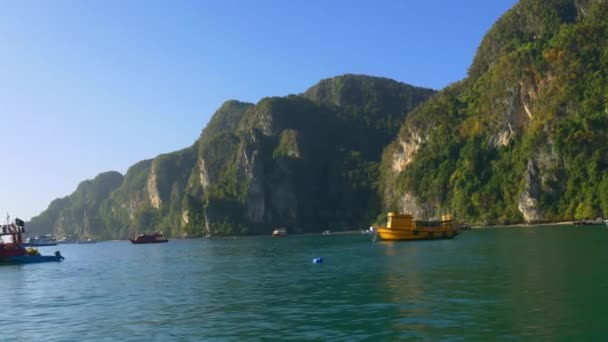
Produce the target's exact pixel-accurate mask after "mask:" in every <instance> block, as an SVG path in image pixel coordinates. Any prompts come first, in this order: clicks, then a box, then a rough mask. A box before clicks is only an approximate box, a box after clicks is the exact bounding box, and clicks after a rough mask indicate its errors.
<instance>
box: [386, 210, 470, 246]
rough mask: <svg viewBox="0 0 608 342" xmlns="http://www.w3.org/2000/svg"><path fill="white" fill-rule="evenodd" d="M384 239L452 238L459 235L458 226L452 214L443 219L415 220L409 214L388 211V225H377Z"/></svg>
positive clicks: (444, 216)
mask: <svg viewBox="0 0 608 342" xmlns="http://www.w3.org/2000/svg"><path fill="white" fill-rule="evenodd" d="M376 232H377V234H378V237H380V239H382V240H386V241H393V240H431V239H451V238H453V237H454V236H456V235H458V226H457V224H456V222H455V221H454V220H453V219H452V217H451V216H450V215H443V217H442V218H441V220H414V216H412V215H409V214H395V213H388V221H387V223H386V227H376Z"/></svg>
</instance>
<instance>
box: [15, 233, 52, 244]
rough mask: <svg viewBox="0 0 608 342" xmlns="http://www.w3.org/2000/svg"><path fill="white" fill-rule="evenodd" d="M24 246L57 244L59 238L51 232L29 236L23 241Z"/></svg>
mask: <svg viewBox="0 0 608 342" xmlns="http://www.w3.org/2000/svg"><path fill="white" fill-rule="evenodd" d="M22 245H23V247H44V246H57V240H56V239H55V238H54V237H53V236H52V235H50V234H47V235H44V236H35V237H33V238H31V237H30V238H27V239H26V240H25V242H23V244H22Z"/></svg>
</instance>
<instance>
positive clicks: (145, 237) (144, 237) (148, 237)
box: [129, 233, 169, 245]
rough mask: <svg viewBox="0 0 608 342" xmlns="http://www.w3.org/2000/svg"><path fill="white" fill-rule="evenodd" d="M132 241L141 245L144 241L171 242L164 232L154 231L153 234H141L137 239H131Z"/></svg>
mask: <svg viewBox="0 0 608 342" xmlns="http://www.w3.org/2000/svg"><path fill="white" fill-rule="evenodd" d="M129 241H131V243H133V244H136V245H139V244H144V243H163V242H169V240H167V239H165V238H164V237H163V234H162V233H152V234H141V235H139V236H138V237H136V238H135V239H129Z"/></svg>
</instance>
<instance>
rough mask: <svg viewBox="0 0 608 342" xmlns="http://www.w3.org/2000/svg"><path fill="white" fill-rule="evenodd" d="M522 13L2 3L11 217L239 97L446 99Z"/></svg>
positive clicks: (505, 5)
mask: <svg viewBox="0 0 608 342" xmlns="http://www.w3.org/2000/svg"><path fill="white" fill-rule="evenodd" d="M515 2H516V1H514V0H491V1H488V0H464V1H450V0H416V1H414V0H390V1H384V0H382V1H381V0H374V1H371V0H370V1H354V0H350V1H347V0H345V1H332V0H311V1H284V0H257V1H244V0H239V1H233V0H222V1H219V0H218V1H205V0H200V1H180V0H177V1H169V0H167V1H148V0H146V1H129V0H121V1H85V0H81V1H80V0H71V1H60V0H58V1H17V0H14V1H2V2H0V46H2V48H1V49H0V70H2V73H1V75H0V129H2V131H3V133H2V139H1V142H0V156H1V158H2V166H1V167H0V193H1V195H0V217H3V216H4V215H5V212H9V213H10V214H11V216H13V217H15V216H18V217H21V218H23V219H26V220H27V219H30V217H31V216H34V215H37V214H39V213H40V212H41V211H42V210H44V209H46V207H47V206H48V204H49V202H50V201H51V200H52V199H54V198H57V197H63V196H66V195H68V194H70V193H71V192H72V191H74V190H75V188H76V186H77V185H78V183H79V182H80V181H82V180H85V179H91V178H93V177H95V176H96V175H97V174H98V173H100V172H103V171H108V170H116V171H119V172H121V173H124V172H126V170H127V168H128V167H129V166H130V165H132V164H134V163H135V162H137V161H139V160H142V159H147V158H152V157H154V156H156V155H158V154H160V153H165V152H170V151H174V150H178V149H181V148H184V147H187V146H189V145H190V144H192V143H193V142H194V140H195V139H196V138H197V137H198V135H199V134H200V132H201V130H202V129H203V128H204V126H205V125H206V123H207V121H208V120H209V117H210V115H211V114H213V112H214V111H215V109H217V108H218V107H219V106H220V105H221V103H222V102H224V101H225V100H228V99H238V100H243V101H249V102H257V101H258V100H259V99H260V98H262V97H264V96H275V95H276V96H282V95H287V94H293V93H300V92H302V91H304V90H306V88H308V87H309V86H312V85H313V84H315V83H316V82H317V81H319V80H320V79H323V78H327V77H332V76H335V75H339V74H344V73H357V74H369V75H376V76H384V77H389V78H393V79H396V80H399V81H402V82H405V83H409V84H413V85H417V86H424V87H430V88H435V89H440V88H442V87H444V86H446V85H448V84H449V83H452V82H455V81H458V80H460V79H462V78H464V77H465V75H466V72H467V69H468V67H469V65H470V63H471V61H472V58H473V56H474V54H475V51H476V49H477V46H478V45H479V43H480V41H481V39H482V37H483V36H484V34H485V33H486V32H487V31H488V30H489V28H490V27H491V25H492V24H493V23H494V21H495V20H496V19H497V18H498V17H499V16H500V15H501V14H502V13H504V12H505V11H507V10H508V9H509V8H511V7H512V6H513V5H514V3H515ZM2 221H3V220H2Z"/></svg>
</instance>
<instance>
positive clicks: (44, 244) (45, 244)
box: [21, 242, 57, 247]
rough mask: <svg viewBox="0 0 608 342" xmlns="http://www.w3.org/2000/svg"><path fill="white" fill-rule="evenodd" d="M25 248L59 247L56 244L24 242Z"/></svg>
mask: <svg viewBox="0 0 608 342" xmlns="http://www.w3.org/2000/svg"><path fill="white" fill-rule="evenodd" d="M21 246H23V247H47V246H57V243H56V242H48V243H47V242H23V243H22V244H21Z"/></svg>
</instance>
